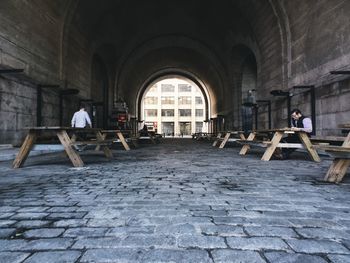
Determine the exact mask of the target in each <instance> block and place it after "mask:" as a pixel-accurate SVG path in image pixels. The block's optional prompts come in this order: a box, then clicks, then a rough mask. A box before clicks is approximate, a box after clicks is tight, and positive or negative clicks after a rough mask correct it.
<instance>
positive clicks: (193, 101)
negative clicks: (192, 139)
mask: <svg viewBox="0 0 350 263" xmlns="http://www.w3.org/2000/svg"><path fill="white" fill-rule="evenodd" d="M141 105H142V108H141V117H142V120H144V124H146V125H147V127H148V129H149V130H151V131H155V132H157V133H161V134H162V135H163V136H165V137H189V136H191V134H192V133H195V132H207V131H208V125H207V122H206V109H207V107H208V105H206V100H205V98H204V94H203V92H202V91H201V89H200V88H199V87H198V86H197V85H196V84H195V83H193V82H191V81H186V80H184V79H180V78H167V79H163V80H160V81H158V82H156V83H153V84H151V85H150V86H149V87H148V88H147V90H146V92H145V93H144V96H143V98H142V102H141Z"/></svg>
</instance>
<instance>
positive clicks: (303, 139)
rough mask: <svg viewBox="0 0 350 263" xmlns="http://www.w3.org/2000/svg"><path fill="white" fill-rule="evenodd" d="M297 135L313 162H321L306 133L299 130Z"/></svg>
mask: <svg viewBox="0 0 350 263" xmlns="http://www.w3.org/2000/svg"><path fill="white" fill-rule="evenodd" d="M298 135H299V138H300V140H301V142H302V144H303V145H304V147H305V149H306V150H307V152H308V153H309V156H310V158H311V159H312V160H313V161H315V162H318V163H319V162H321V159H320V156H318V153H317V151H316V150H315V148H314V147H313V145H312V143H311V141H310V139H309V137H308V136H307V135H306V133H305V132H299V133H298Z"/></svg>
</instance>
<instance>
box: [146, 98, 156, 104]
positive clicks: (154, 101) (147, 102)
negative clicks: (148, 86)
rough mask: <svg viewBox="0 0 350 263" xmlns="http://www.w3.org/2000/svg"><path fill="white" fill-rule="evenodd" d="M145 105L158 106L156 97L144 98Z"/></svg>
mask: <svg viewBox="0 0 350 263" xmlns="http://www.w3.org/2000/svg"><path fill="white" fill-rule="evenodd" d="M145 104H158V98H157V97H146V98H145Z"/></svg>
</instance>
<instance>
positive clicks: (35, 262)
mask: <svg viewBox="0 0 350 263" xmlns="http://www.w3.org/2000/svg"><path fill="white" fill-rule="evenodd" d="M80 255H81V253H80V252H78V251H69V250H68V251H64V252H62V251H59V252H58V251H50V252H36V253H34V254H33V255H32V256H30V257H29V258H28V259H27V260H26V261H25V263H46V262H50V263H61V262H65V263H69V262H72V263H73V262H76V260H77V259H78V258H79V257H80Z"/></svg>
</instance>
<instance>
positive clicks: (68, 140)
mask: <svg viewBox="0 0 350 263" xmlns="http://www.w3.org/2000/svg"><path fill="white" fill-rule="evenodd" d="M43 133H46V137H52V138H55V137H57V138H58V139H59V141H60V143H61V144H62V145H63V147H64V150H65V152H66V154H67V156H68V157H69V159H70V160H71V162H72V164H73V166H74V167H82V166H84V162H83V161H82V159H81V158H80V155H79V153H78V152H77V151H76V150H75V148H74V145H81V144H93V145H99V146H101V147H102V150H103V152H104V154H105V155H106V157H107V158H112V157H113V154H112V151H111V150H110V149H109V148H108V145H109V144H111V142H108V141H107V140H105V139H104V137H103V135H102V133H101V129H98V128H72V127H31V128H28V134H27V136H26V138H25V140H24V142H23V144H22V146H21V148H20V150H19V152H18V154H17V156H16V158H15V160H14V162H13V168H19V167H21V166H22V165H23V164H24V162H25V161H26V159H27V157H28V155H29V153H30V151H31V149H32V147H33V145H34V144H35V143H36V141H37V138H39V137H40V135H41V134H43ZM69 133H70V134H73V135H72V137H69V135H68V134H69ZM77 134H86V135H90V136H93V139H94V140H89V141H81V140H79V136H78V135H77Z"/></svg>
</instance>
